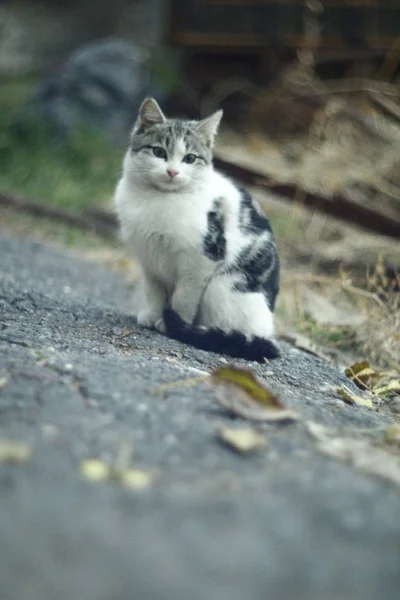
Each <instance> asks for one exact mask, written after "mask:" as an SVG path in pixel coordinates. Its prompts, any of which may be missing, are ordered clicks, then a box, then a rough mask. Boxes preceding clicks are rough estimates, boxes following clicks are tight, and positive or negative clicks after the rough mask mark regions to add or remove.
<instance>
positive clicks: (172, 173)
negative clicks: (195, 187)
mask: <svg viewBox="0 0 400 600" xmlns="http://www.w3.org/2000/svg"><path fill="white" fill-rule="evenodd" d="M167 173H168V175H169V176H170V177H171V179H173V178H174V177H176V175H178V173H179V171H177V170H176V169H167Z"/></svg>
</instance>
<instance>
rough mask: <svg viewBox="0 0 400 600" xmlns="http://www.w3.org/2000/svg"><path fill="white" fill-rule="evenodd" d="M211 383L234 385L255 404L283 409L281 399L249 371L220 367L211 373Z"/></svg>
mask: <svg viewBox="0 0 400 600" xmlns="http://www.w3.org/2000/svg"><path fill="white" fill-rule="evenodd" d="M211 383H212V384H213V385H219V384H227V383H228V384H233V385H234V386H235V387H237V388H239V389H241V390H243V391H244V392H246V394H248V396H249V397H250V398H251V399H252V400H253V402H256V403H257V404H260V405H261V406H263V407H264V408H283V404H282V401H281V400H280V398H278V396H276V395H275V394H273V393H272V392H271V391H270V390H269V389H268V388H266V387H265V386H264V385H263V384H262V383H260V382H259V381H258V380H257V378H256V377H255V375H254V373H253V372H252V371H250V370H249V369H242V368H240V367H235V366H234V365H227V366H226V367H218V369H215V370H214V371H212V373H211Z"/></svg>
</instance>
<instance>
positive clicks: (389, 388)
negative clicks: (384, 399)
mask: <svg viewBox="0 0 400 600" xmlns="http://www.w3.org/2000/svg"><path fill="white" fill-rule="evenodd" d="M373 391H374V394H377V395H378V396H379V395H384V394H390V393H392V394H400V380H398V379H392V381H389V383H387V384H386V385H383V386H381V387H374V390H373Z"/></svg>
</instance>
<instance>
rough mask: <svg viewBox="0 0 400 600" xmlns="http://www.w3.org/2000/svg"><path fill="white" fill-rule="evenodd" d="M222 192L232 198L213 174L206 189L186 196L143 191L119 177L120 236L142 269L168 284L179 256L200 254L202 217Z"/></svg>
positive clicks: (228, 187)
mask: <svg viewBox="0 0 400 600" xmlns="http://www.w3.org/2000/svg"><path fill="white" fill-rule="evenodd" d="M227 193H230V195H232V193H233V195H236V194H237V193H236V190H235V189H234V188H233V186H232V184H230V182H229V181H227V180H226V179H225V178H223V177H221V176H220V175H219V174H218V173H215V172H213V173H212V176H211V177H210V180H209V181H208V182H207V185H203V186H201V188H200V189H199V190H196V191H195V192H193V191H190V192H188V193H182V192H179V193H174V192H169V193H165V192H162V191H158V190H155V189H152V188H150V189H149V188H147V189H145V188H143V187H141V186H137V185H135V183H134V182H132V181H131V180H130V178H129V177H123V178H122V179H121V181H120V183H119V185H118V187H117V190H116V194H115V204H116V208H117V212H118V215H119V219H120V222H121V237H122V239H123V240H124V242H125V243H126V244H127V245H128V246H130V247H131V248H132V250H133V252H134V254H135V255H136V257H137V258H138V259H139V261H140V262H141V264H142V265H143V266H145V267H146V268H147V269H148V270H149V271H150V272H152V273H154V274H155V275H157V276H158V277H159V278H160V279H161V280H162V281H163V282H164V283H165V284H167V285H173V283H174V281H175V280H176V278H177V276H178V275H177V272H178V268H179V264H180V263H181V257H182V255H183V254H185V253H192V252H194V251H195V252H196V253H198V254H199V255H201V248H202V244H203V239H204V235H205V232H206V230H207V213H208V211H209V210H210V209H211V207H212V203H213V200H214V199H215V198H217V197H219V196H221V195H222V194H223V195H224V196H226V195H227Z"/></svg>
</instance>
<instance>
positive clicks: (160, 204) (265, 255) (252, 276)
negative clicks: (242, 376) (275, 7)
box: [114, 98, 280, 362]
mask: <svg viewBox="0 0 400 600" xmlns="http://www.w3.org/2000/svg"><path fill="white" fill-rule="evenodd" d="M221 117H222V111H221V110H218V111H217V112H215V113H214V114H213V115H211V116H210V117H208V118H206V119H203V120H201V121H185V120H179V119H167V118H166V117H165V116H164V114H163V112H162V110H161V108H160V107H159V105H158V104H157V102H156V101H155V100H154V99H153V98H147V99H146V100H145V101H144V102H143V103H142V105H141V107H140V109H139V114H138V117H137V120H136V123H135V125H134V128H133V131H132V134H131V141H130V146H129V148H128V151H127V153H126V155H125V158H124V162H123V173H122V177H121V179H120V181H119V183H118V185H117V188H116V191H115V196H114V202H115V206H116V211H117V215H118V219H119V223H120V233H121V238H122V240H123V241H124V242H125V244H126V245H127V246H128V248H129V249H130V250H131V251H132V253H133V254H134V256H135V258H136V259H137V260H138V261H139V263H140V266H141V270H142V283H143V291H144V298H145V306H144V308H143V309H142V310H141V311H140V312H139V313H138V315H137V322H138V324H139V325H142V326H144V327H150V328H155V329H157V330H159V331H161V332H163V333H165V334H166V335H168V336H169V337H171V338H174V339H176V340H179V341H181V342H186V343H188V344H191V345H192V346H194V347H197V348H200V349H203V350H209V351H213V352H219V353H222V354H226V355H229V356H233V357H236V358H246V359H248V360H254V361H259V362H263V361H264V358H267V359H268V358H275V357H277V356H279V354H280V353H279V349H278V347H277V345H276V343H275V342H274V340H273V335H274V320H273V311H274V308H275V301H276V297H277V294H278V291H279V257H278V251H277V246H276V242H275V239H274V236H273V233H272V230H271V227H270V224H269V221H268V219H267V218H266V216H265V215H264V214H263V212H262V211H261V210H260V208H259V207H258V206H257V204H256V203H255V201H254V200H253V199H252V197H251V196H250V194H249V193H248V192H247V191H245V190H244V189H240V188H238V187H237V186H236V185H235V184H234V183H232V182H231V181H230V180H229V179H228V178H226V177H225V176H223V175H222V174H220V173H218V172H217V171H215V170H214V168H213V165H212V149H213V143H214V138H215V135H216V133H217V130H218V126H219V123H220V120H221Z"/></svg>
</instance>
